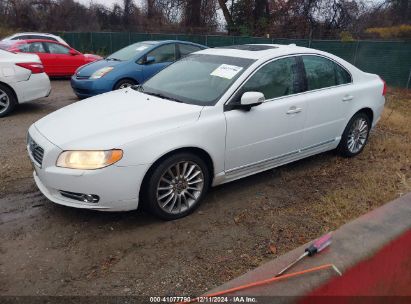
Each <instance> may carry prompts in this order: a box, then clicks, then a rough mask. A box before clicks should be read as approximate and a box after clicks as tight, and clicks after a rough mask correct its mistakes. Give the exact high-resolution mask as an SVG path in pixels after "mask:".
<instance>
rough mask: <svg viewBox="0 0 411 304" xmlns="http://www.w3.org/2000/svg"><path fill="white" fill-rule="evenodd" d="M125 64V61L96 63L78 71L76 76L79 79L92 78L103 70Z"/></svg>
mask: <svg viewBox="0 0 411 304" xmlns="http://www.w3.org/2000/svg"><path fill="white" fill-rule="evenodd" d="M100 59H101V58H100ZM124 62H125V61H114V60H106V59H102V60H98V61H94V62H92V63H89V64H86V65H84V66H82V67H81V68H80V69H78V71H77V73H76V76H77V77H90V76H91V75H92V74H93V73H94V72H96V71H98V70H99V69H101V68H105V67H116V66H119V65H121V64H124Z"/></svg>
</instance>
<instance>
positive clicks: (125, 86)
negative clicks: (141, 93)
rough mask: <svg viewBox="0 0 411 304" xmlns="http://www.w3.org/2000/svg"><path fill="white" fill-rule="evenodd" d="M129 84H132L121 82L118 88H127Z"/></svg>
mask: <svg viewBox="0 0 411 304" xmlns="http://www.w3.org/2000/svg"><path fill="white" fill-rule="evenodd" d="M131 86H133V84H132V83H129V82H125V83H122V84H121V85H120V86H119V87H118V89H119V90H121V89H125V88H129V87H131Z"/></svg>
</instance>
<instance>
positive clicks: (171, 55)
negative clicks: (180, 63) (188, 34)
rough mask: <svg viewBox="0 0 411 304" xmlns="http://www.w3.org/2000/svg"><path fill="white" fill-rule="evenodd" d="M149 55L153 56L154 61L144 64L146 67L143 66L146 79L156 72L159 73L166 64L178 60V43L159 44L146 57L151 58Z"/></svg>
mask: <svg viewBox="0 0 411 304" xmlns="http://www.w3.org/2000/svg"><path fill="white" fill-rule="evenodd" d="M149 57H153V58H154V62H151V63H148V64H145V65H144V68H143V75H144V80H147V79H149V78H151V77H152V76H153V75H154V74H157V72H159V71H161V70H162V69H164V68H165V67H166V66H168V65H169V64H171V63H173V62H174V61H176V58H177V52H176V44H175V43H170V44H166V45H162V46H159V47H157V48H156V49H154V50H152V51H151V52H149V53H148V54H147V55H146V58H149Z"/></svg>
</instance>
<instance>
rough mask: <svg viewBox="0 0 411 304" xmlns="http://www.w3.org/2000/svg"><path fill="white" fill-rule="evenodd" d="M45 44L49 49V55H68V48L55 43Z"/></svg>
mask: <svg viewBox="0 0 411 304" xmlns="http://www.w3.org/2000/svg"><path fill="white" fill-rule="evenodd" d="M45 43H46V44H47V47H48V49H49V53H51V54H66V55H67V54H69V52H70V49H69V48H68V47H65V46H62V45H60V44H56V43H49V42H45Z"/></svg>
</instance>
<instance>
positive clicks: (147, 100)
mask: <svg viewBox="0 0 411 304" xmlns="http://www.w3.org/2000/svg"><path fill="white" fill-rule="evenodd" d="M384 94H385V84H384V82H383V81H382V80H381V78H379V77H378V76H377V75H373V74H368V73H364V72H362V71H360V70H359V69H357V68H356V67H354V66H353V65H351V64H349V63H348V62H346V61H344V60H342V59H341V58H338V57H336V56H334V55H331V54H328V53H325V52H321V51H317V50H313V49H308V48H301V47H296V46H292V45H291V46H280V45H242V46H231V47H227V48H214V49H206V50H202V51H200V52H196V53H194V54H192V55H189V56H187V57H185V58H184V59H182V60H180V61H178V62H176V63H174V64H172V65H170V66H169V67H167V68H166V69H164V70H163V71H161V72H159V73H158V74H156V75H155V76H154V77H153V78H151V79H150V80H148V81H147V82H146V83H144V85H140V86H134V87H130V88H127V89H123V90H119V91H115V92H111V93H107V94H103V95H100V96H96V97H93V98H89V99H87V100H84V101H81V102H78V103H76V104H73V105H70V106H68V107H66V108H63V109H60V110H58V111H56V112H54V113H52V114H50V115H48V116H46V117H45V118H43V119H41V120H39V121H37V122H36V123H34V124H33V125H32V126H31V127H30V129H29V134H28V152H29V155H30V158H31V160H32V162H33V163H34V166H35V172H34V179H35V181H36V183H37V185H38V187H39V189H40V190H41V191H42V192H43V194H44V195H45V196H47V197H48V198H49V199H50V200H51V201H53V202H55V203H58V204H61V205H66V206H72V207H78V208H87V209H94V210H111V211H122V210H131V209H136V208H137V206H138V205H139V203H140V202H141V203H142V204H143V206H144V207H146V208H148V209H149V210H150V211H152V212H153V213H154V214H156V215H157V216H159V217H161V218H163V219H168V220H170V219H177V218H180V217H183V216H185V215H187V214H189V213H190V212H192V211H193V210H194V209H195V208H196V207H198V205H199V202H200V200H201V199H202V198H203V197H204V195H205V193H206V191H207V189H208V188H209V186H216V185H220V184H224V183H227V182H230V181H233V180H236V179H239V178H242V177H245V176H248V175H251V174H255V173H257V172H261V171H264V170H268V169H271V168H274V167H277V166H280V165H283V164H286V163H289V162H293V161H295V160H298V159H301V158H304V157H307V156H310V155H313V154H317V153H321V152H324V151H327V150H332V149H338V150H339V151H340V152H341V153H342V154H343V155H345V156H349V157H350V156H355V155H357V154H358V153H360V152H361V151H362V150H363V148H364V146H365V144H366V142H367V139H368V135H369V132H370V130H371V129H372V127H374V126H375V125H376V123H377V122H378V120H379V119H380V115H381V112H382V110H383V107H384V103H385V97H384Z"/></svg>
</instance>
